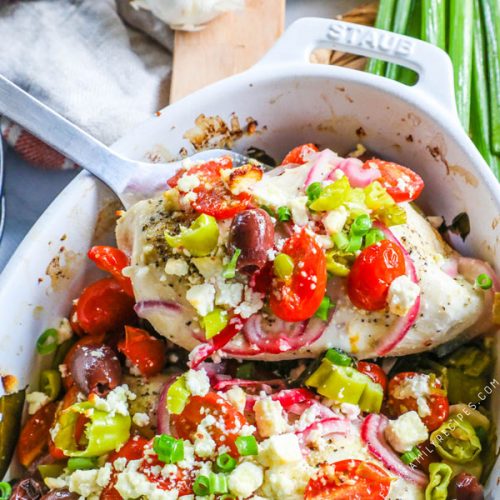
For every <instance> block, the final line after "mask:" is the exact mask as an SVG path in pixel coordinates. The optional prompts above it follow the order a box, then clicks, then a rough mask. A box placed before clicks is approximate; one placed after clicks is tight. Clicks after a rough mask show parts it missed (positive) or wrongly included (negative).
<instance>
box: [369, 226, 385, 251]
mask: <svg viewBox="0 0 500 500" xmlns="http://www.w3.org/2000/svg"><path fill="white" fill-rule="evenodd" d="M382 240H385V234H384V232H383V231H381V230H380V229H378V228H376V227H374V228H372V229H370V230H369V231H368V233H367V234H366V236H365V248H366V247H369V246H371V245H374V244H375V243H378V242H379V241H382Z"/></svg>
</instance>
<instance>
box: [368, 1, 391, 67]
mask: <svg viewBox="0 0 500 500" xmlns="http://www.w3.org/2000/svg"><path fill="white" fill-rule="evenodd" d="M394 2H395V0H380V3H379V5H378V11H377V18H376V19H375V28H379V29H381V30H387V31H389V30H390V29H391V27H392V13H393V11H394ZM385 64H386V63H385V62H384V61H381V60H380V59H370V60H369V61H368V64H367V66H366V71H368V72H369V73H373V74H374V75H383V74H384V70H385Z"/></svg>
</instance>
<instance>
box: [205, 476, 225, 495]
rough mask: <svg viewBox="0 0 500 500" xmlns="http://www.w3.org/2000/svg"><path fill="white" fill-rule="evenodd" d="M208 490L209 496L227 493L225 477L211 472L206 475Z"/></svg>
mask: <svg viewBox="0 0 500 500" xmlns="http://www.w3.org/2000/svg"><path fill="white" fill-rule="evenodd" d="M208 488H209V491H210V494H211V495H217V494H220V493H227V491H228V487H227V477H226V476H225V475H224V474H215V473H214V472H211V473H210V474H209V475H208Z"/></svg>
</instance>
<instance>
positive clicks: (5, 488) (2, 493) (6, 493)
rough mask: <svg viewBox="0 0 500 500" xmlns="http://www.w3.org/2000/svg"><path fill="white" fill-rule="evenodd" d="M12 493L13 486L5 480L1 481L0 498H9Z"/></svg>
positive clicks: (5, 499)
mask: <svg viewBox="0 0 500 500" xmlns="http://www.w3.org/2000/svg"><path fill="white" fill-rule="evenodd" d="M11 493H12V486H11V485H10V484H9V483H7V482H5V481H1V482H0V500H9V497H10V494H11Z"/></svg>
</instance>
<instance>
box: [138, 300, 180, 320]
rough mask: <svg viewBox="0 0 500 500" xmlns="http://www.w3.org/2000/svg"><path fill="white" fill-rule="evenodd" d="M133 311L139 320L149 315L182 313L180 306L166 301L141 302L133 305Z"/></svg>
mask: <svg viewBox="0 0 500 500" xmlns="http://www.w3.org/2000/svg"><path fill="white" fill-rule="evenodd" d="M134 311H135V313H136V314H137V316H139V318H145V317H146V316H147V314H149V313H159V312H161V313H170V314H178V313H180V312H181V311H182V306H181V305H180V304H177V302H172V301H168V300H142V301H140V302H137V304H135V305H134Z"/></svg>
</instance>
